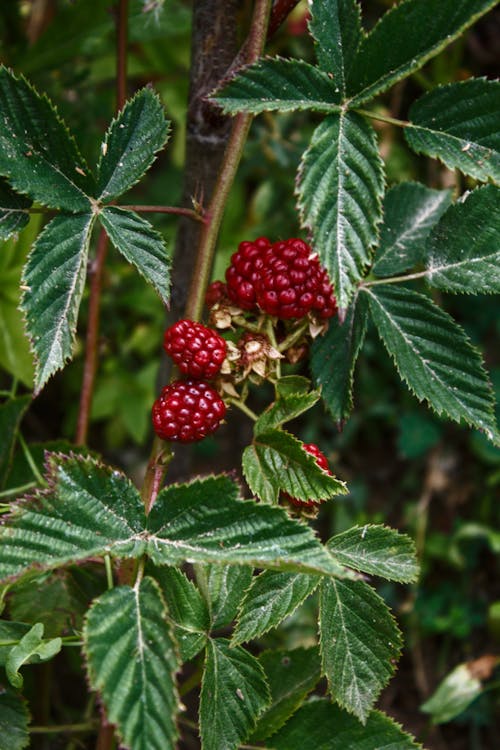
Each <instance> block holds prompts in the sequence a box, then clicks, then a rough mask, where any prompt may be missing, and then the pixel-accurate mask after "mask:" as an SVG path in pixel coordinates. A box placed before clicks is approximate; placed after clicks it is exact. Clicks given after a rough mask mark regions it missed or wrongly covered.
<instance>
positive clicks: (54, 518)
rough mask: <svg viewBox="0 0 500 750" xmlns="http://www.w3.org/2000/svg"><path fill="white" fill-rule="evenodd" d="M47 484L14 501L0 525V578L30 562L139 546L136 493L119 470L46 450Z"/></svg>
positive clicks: (45, 565)
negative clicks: (9, 513)
mask: <svg viewBox="0 0 500 750" xmlns="http://www.w3.org/2000/svg"><path fill="white" fill-rule="evenodd" d="M47 479H48V484H49V486H48V488H47V489H46V490H40V491H38V492H37V493H36V494H35V496H34V497H30V498H27V499H26V500H24V501H21V502H20V503H19V504H17V505H15V506H13V512H12V514H11V515H10V516H9V518H8V521H7V523H6V524H5V525H4V526H2V527H1V529H0V538H1V544H0V579H3V578H7V577H14V576H18V575H19V574H20V573H23V572H24V571H26V570H28V569H29V568H34V567H36V568H37V570H50V569H53V568H55V567H58V566H60V565H64V564H66V563H69V562H78V561H81V560H85V559H88V558H89V557H94V556H96V555H102V554H105V553H106V552H109V551H111V550H112V551H113V554H116V555H117V556H120V555H121V553H122V552H123V555H124V556H125V555H127V554H128V555H129V556H130V557H132V556H134V555H135V554H136V555H140V554H142V553H143V551H144V542H143V541H142V540H141V539H140V537H139V535H140V532H141V531H142V530H143V528H144V525H143V524H144V520H143V519H144V510H143V507H144V506H143V505H142V502H141V499H140V497H139V493H138V492H137V490H136V489H135V487H134V486H133V485H132V483H131V482H129V480H128V479H127V478H126V477H125V476H124V475H123V474H121V473H120V472H118V471H112V470H111V469H108V468H106V467H103V466H101V465H99V464H98V463H97V462H96V461H94V460H93V459H89V458H81V457H76V456H73V457H70V458H68V457H67V456H62V455H59V454H48V455H47Z"/></svg>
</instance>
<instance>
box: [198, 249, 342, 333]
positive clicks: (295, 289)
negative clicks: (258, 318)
mask: <svg viewBox="0 0 500 750" xmlns="http://www.w3.org/2000/svg"><path fill="white" fill-rule="evenodd" d="M220 283H221V282H215V284H218V285H220ZM226 284H227V296H228V297H229V299H230V300H231V302H233V303H234V304H235V305H237V306H238V307H240V308H242V309H243V310H252V311H255V310H257V309H260V310H261V311H262V312H264V313H267V314H268V315H274V316H276V317H277V318H280V319H281V320H289V319H300V318H304V317H305V316H306V315H308V314H309V313H311V314H312V315H313V316H315V317H316V318H318V319H320V320H324V319H326V318H331V317H332V315H334V314H335V313H336V311H337V306H336V304H335V297H334V295H333V288H332V285H331V282H330V280H329V278H328V274H327V272H326V270H325V269H324V268H323V267H322V266H321V265H320V262H319V259H318V256H317V255H316V254H315V253H314V252H313V250H312V248H311V247H310V245H308V244H307V242H304V240H301V239H296V238H292V239H289V240H282V241H280V242H275V243H274V244H271V243H270V241H269V240H268V239H267V238H266V237H259V238H258V239H256V240H255V241H254V242H241V243H240V245H239V246H238V250H237V252H235V253H234V254H233V255H232V257H231V263H230V265H229V267H228V269H227V271H226ZM217 289H218V290H219V293H220V294H222V290H221V287H220V286H218V287H217ZM211 293H212V294H215V293H216V292H215V289H213V288H212V287H211Z"/></svg>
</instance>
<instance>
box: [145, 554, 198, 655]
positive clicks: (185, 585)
mask: <svg viewBox="0 0 500 750" xmlns="http://www.w3.org/2000/svg"><path fill="white" fill-rule="evenodd" d="M153 572H154V578H155V579H156V581H157V583H158V584H159V586H160V588H161V591H162V594H163V597H164V599H165V601H166V603H167V608H168V614H169V618H171V619H172V620H173V623H174V635H175V638H176V641H177V643H178V644H179V651H180V656H181V661H182V662H185V661H189V660H190V659H192V658H193V657H195V656H196V654H197V653H199V651H201V649H202V648H204V647H205V644H206V642H207V634H208V631H209V629H210V617H209V613H208V607H207V605H206V603H205V601H204V599H203V597H202V595H201V594H200V592H199V591H198V589H197V588H196V586H195V585H194V583H193V582H192V581H190V580H189V578H187V576H185V575H184V573H182V571H180V570H179V569H178V568H173V567H170V566H168V567H166V566H165V567H163V568H157V567H155V568H154V571H153Z"/></svg>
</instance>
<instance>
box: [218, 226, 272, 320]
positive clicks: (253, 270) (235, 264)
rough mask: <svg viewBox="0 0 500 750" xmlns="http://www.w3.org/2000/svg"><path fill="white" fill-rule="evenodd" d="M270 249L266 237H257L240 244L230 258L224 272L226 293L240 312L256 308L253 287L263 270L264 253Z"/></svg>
mask: <svg viewBox="0 0 500 750" xmlns="http://www.w3.org/2000/svg"><path fill="white" fill-rule="evenodd" d="M270 247H271V243H270V242H269V240H268V239H267V237H258V238H257V239H256V240H255V241H254V242H240V244H239V245H238V250H237V251H236V252H235V253H233V255H232V256H231V263H230V265H229V267H228V268H227V270H226V282H227V293H228V296H229V299H230V300H231V301H232V302H234V304H235V305H237V306H238V307H241V308H242V310H254V309H255V307H256V297H255V285H256V283H257V281H258V280H259V279H260V275H261V273H262V271H263V268H264V255H265V252H266V250H268V249H269V248H270Z"/></svg>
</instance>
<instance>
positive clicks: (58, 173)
mask: <svg viewBox="0 0 500 750" xmlns="http://www.w3.org/2000/svg"><path fill="white" fill-rule="evenodd" d="M0 119H1V121H2V128H1V129H0V174H2V175H4V176H5V177H7V178H8V180H9V182H10V184H11V185H12V187H13V188H14V189H15V190H17V191H19V192H20V193H26V194H27V195H29V196H31V197H32V198H33V199H34V200H36V201H39V202H40V203H42V204H43V205H45V206H50V207H51V208H62V209H65V210H66V211H89V209H90V200H89V197H88V196H89V195H92V194H93V189H94V188H93V179H92V177H91V176H90V172H89V170H88V167H87V165H86V164H85V162H84V160H83V158H82V157H81V156H80V154H79V152H78V149H77V147H76V145H75V142H74V140H73V138H72V137H71V136H70V135H69V133H68V130H67V128H66V126H65V125H64V123H63V121H62V120H61V119H60V117H59V115H58V114H57V111H56V110H55V108H54V107H53V105H52V104H51V103H50V102H49V100H48V99H47V98H46V97H45V96H40V95H39V94H38V93H37V92H36V91H35V90H34V88H32V86H31V85H30V84H29V83H28V82H27V81H26V79H24V78H22V77H21V78H16V76H14V75H13V74H12V73H11V72H10V71H9V70H7V68H5V67H3V66H2V67H0Z"/></svg>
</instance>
